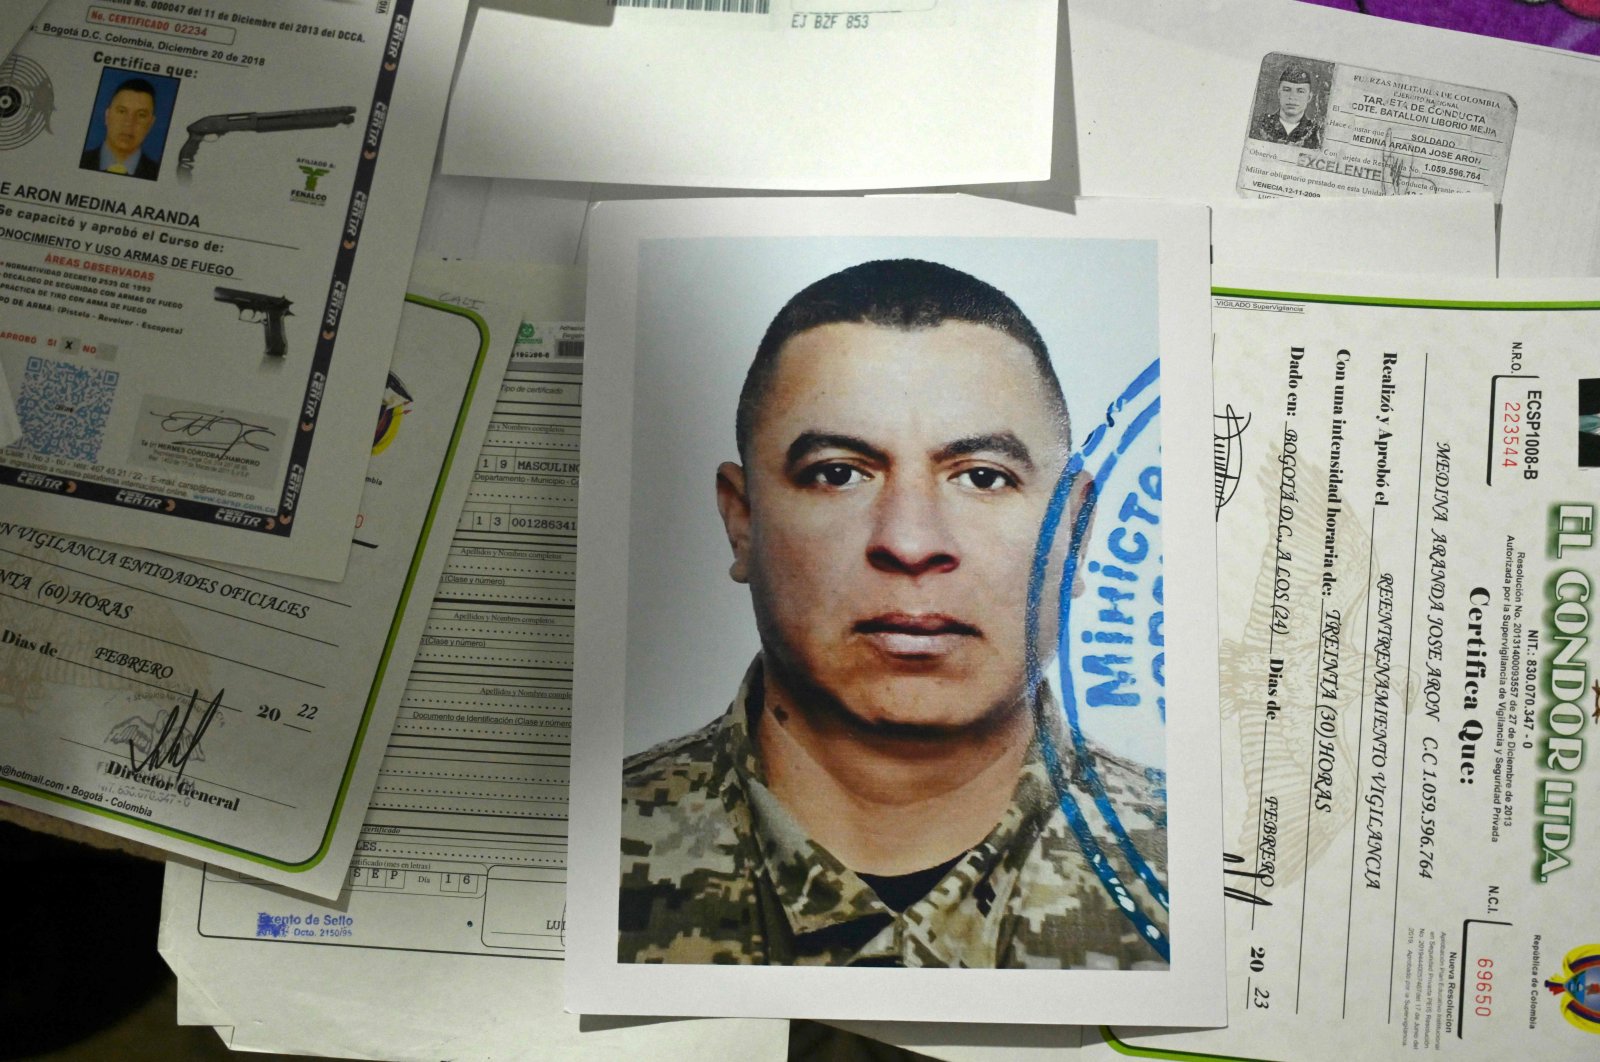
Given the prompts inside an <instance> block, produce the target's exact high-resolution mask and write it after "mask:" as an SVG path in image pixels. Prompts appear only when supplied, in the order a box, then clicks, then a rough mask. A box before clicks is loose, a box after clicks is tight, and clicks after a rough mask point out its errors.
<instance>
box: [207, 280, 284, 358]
mask: <svg viewBox="0 0 1600 1062" xmlns="http://www.w3.org/2000/svg"><path fill="white" fill-rule="evenodd" d="M211 297H212V298H213V299H216V300H217V301H218V302H226V303H228V304H230V305H232V306H236V307H238V309H239V320H241V321H247V322H248V323H250V324H263V325H266V331H267V353H268V354H270V355H271V356H272V357H274V358H281V357H283V356H284V355H285V354H287V353H289V341H288V339H287V338H286V337H285V336H284V334H283V319H284V318H285V317H293V316H294V314H293V312H292V311H291V310H290V309H289V307H291V306H293V305H294V303H292V302H290V301H289V300H288V299H286V298H284V297H283V296H282V295H263V294H261V293H260V292H257V291H240V290H239V289H238V288H216V289H214V290H213V291H212V292H211ZM246 314H254V316H252V317H246V316H245V315H246Z"/></svg>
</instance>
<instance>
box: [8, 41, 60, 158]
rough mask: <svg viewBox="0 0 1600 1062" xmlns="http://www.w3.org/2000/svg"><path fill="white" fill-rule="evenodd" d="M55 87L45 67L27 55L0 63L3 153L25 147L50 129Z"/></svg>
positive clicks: (53, 110)
mask: <svg viewBox="0 0 1600 1062" xmlns="http://www.w3.org/2000/svg"><path fill="white" fill-rule="evenodd" d="M55 109H56V93H55V86H53V85H52V84H51V83H50V75H49V74H47V73H45V69H44V67H42V66H40V65H39V64H38V63H36V62H34V61H33V60H32V59H29V58H28V57H27V56H25V55H15V54H13V55H12V56H11V58H9V59H7V60H6V61H5V62H3V63H0V151H10V150H13V149H15V148H19V147H22V146H23V145H24V144H26V143H28V142H29V141H30V140H32V139H33V138H34V137H36V136H38V135H39V134H40V133H41V132H44V131H47V130H49V128H50V116H51V114H53V113H54V112H55Z"/></svg>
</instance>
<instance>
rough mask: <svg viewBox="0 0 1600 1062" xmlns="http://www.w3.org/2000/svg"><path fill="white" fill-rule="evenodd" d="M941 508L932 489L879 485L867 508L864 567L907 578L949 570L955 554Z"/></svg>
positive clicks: (957, 556)
mask: <svg viewBox="0 0 1600 1062" xmlns="http://www.w3.org/2000/svg"><path fill="white" fill-rule="evenodd" d="M945 505H946V502H945V501H944V499H942V498H941V496H940V493H939V490H938V487H937V485H936V484H911V483H905V482H900V483H895V482H893V481H892V480H891V482H889V483H887V484H885V485H884V488H883V490H882V491H880V492H879V494H878V497H877V499H876V500H875V503H874V506H873V522H872V537H871V540H870V541H869V542H868V543H867V563H868V564H869V565H871V566H872V567H873V568H875V569H877V570H878V571H881V572H891V573H897V574H902V575H911V576H919V575H925V574H930V573H938V572H952V571H955V570H956V568H958V567H959V566H960V564H961V559H960V551H959V550H958V549H957V546H956V541H955V536H954V535H953V533H952V531H951V526H950V519H949V513H947V512H946V510H945Z"/></svg>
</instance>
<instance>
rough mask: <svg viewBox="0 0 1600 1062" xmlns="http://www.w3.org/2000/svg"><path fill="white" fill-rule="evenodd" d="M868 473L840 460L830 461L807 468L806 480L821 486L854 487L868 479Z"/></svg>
mask: <svg viewBox="0 0 1600 1062" xmlns="http://www.w3.org/2000/svg"><path fill="white" fill-rule="evenodd" d="M866 478H867V477H866V473H864V472H862V471H861V469H859V468H856V467H855V466H854V465H846V464H842V463H840V462H838V461H828V462H825V463H823V464H820V465H814V466H812V467H811V468H810V469H808V470H807V472H806V475H805V480H806V482H807V483H811V484H814V485H816V486H819V487H853V486H855V485H856V484H858V483H861V482H863V481H864V480H865V479H866Z"/></svg>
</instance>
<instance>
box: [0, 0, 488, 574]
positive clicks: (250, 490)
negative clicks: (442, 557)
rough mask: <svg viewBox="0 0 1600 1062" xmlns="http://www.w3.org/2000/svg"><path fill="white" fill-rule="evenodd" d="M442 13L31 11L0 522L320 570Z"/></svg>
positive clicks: (446, 60) (374, 377)
mask: <svg viewBox="0 0 1600 1062" xmlns="http://www.w3.org/2000/svg"><path fill="white" fill-rule="evenodd" d="M465 10H466V4H465V0H444V2H435V3H426V4H417V3H414V0H394V2H393V3H387V2H386V3H382V4H369V5H358V4H329V3H323V2H320V0H293V2H284V3H280V4H276V5H274V7H273V9H272V10H271V11H270V12H267V13H262V12H261V11H260V9H259V5H256V4H251V3H247V2H244V0H219V2H218V4H216V5H212V6H210V7H207V8H205V9H204V10H203V11H202V10H201V9H199V8H195V12H196V13H194V14H192V15H191V14H188V13H185V14H183V15H179V14H175V13H171V12H160V11H154V10H151V9H149V8H147V7H133V6H132V5H130V4H126V3H109V2H94V0H55V2H54V3H52V4H51V5H50V7H49V8H47V9H46V10H45V12H44V13H43V14H42V15H41V16H40V17H39V19H38V20H37V22H36V27H37V28H36V30H35V31H34V32H33V33H31V34H29V35H28V36H27V37H26V38H25V39H24V41H23V42H22V43H21V44H20V45H19V46H18V48H17V50H16V52H14V53H13V55H12V57H11V59H9V60H8V61H7V62H8V64H9V65H8V70H9V71H10V72H9V74H8V75H7V76H8V77H9V79H10V81H9V90H8V91H9V93H10V96H9V97H8V98H9V99H11V104H10V106H9V107H8V108H7V109H9V111H10V114H9V116H0V122H3V123H4V126H3V130H0V144H3V146H4V147H5V148H7V149H8V150H7V151H6V152H5V157H6V163H5V172H4V174H3V179H0V212H3V216H0V254H3V255H4V259H3V262H4V264H3V267H0V297H3V298H5V299H6V300H7V303H6V313H5V317H6V320H5V326H6V327H5V329H4V331H3V332H0V363H3V364H4V366H5V371H6V376H7V377H8V379H9V381H10V384H11V386H12V387H13V388H14V389H15V394H14V395H13V397H15V398H16V399H17V400H18V415H19V418H20V420H21V421H22V426H23V429H24V435H23V438H22V439H21V440H20V441H19V442H18V443H17V444H15V445H13V446H11V447H8V448H6V449H5V450H3V451H0V499H3V504H4V506H5V508H6V511H7V512H8V514H10V515H11V516H12V517H14V518H17V519H21V520H27V521H30V522H35V523H40V524H44V525H46V526H50V527H53V528H56V529H58V530H67V531H71V532H73V533H76V534H84V535H91V536H93V537H96V538H101V539H107V540H111V541H116V542H126V543H130V544H133V545H140V546H151V547H158V548H162V549H170V550H177V551H180V552H183V553H185V554H188V555H193V556H201V557H205V558H207V559H210V560H217V561H221V562H224V563H233V564H249V565H251V566H253V567H258V568H266V569H269V570H272V571H284V572H291V573H294V574H299V575H309V576H313V577H316V578H321V579H338V578H339V577H340V576H341V575H342V574H343V572H344V568H345V564H346V563H347V561H348V558H349V552H350V551H349V530H350V523H351V521H352V520H353V519H354V517H355V506H356V503H357V501H358V499H359V498H360V490H359V486H360V482H361V477H362V474H363V472H364V470H365V468H366V456H365V455H366V453H367V451H368V449H369V446H368V445H367V444H366V433H367V429H368V427H369V424H368V421H369V411H370V409H371V402H372V396H373V395H374V394H376V393H378V392H379V390H380V389H381V388H382V385H383V379H384V371H385V369H386V368H387V366H388V361H389V357H390V354H391V353H392V343H393V340H394V335H395V329H396V326H397V324H398V314H399V306H400V303H401V298H402V296H403V294H404V291H405V280H406V273H407V271H408V270H409V268H410V264H411V259H412V252H413V248H414V239H415V235H416V231H417V226H418V224H419V222H420V218H421V211H422V203H423V198H424V194H425V191H426V188H427V175H428V171H429V166H430V163H431V161H432V159H433V156H434V153H435V150H436V147H437V132H438V128H439V124H440V121H441V119H442V113H443V108H444V96H445V94H446V91H447V86H448V84H449V79H450V73H451V70H452V66H453V62H454V59H455V54H456V44H457V41H458V39H459V36H458V35H459V32H460V27H461V25H462V23H463V20H464V18H465ZM108 121H109V122H111V123H112V132H113V134H114V135H112V136H110V137H107V135H106V128H107V122H108ZM135 148H136V149H137V150H136V151H134V149H135ZM123 149H127V150H129V151H134V153H133V154H131V155H128V156H127V157H125V158H123V159H122V161H120V162H119V161H118V159H117V156H118V153H119V152H120V151H122V150H123ZM119 171H120V172H119ZM252 315H258V316H260V317H261V318H262V320H261V321H260V323H250V321H249V318H250V316H252Z"/></svg>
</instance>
